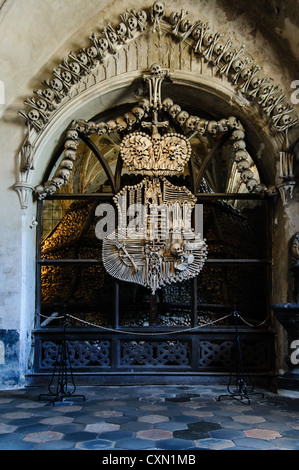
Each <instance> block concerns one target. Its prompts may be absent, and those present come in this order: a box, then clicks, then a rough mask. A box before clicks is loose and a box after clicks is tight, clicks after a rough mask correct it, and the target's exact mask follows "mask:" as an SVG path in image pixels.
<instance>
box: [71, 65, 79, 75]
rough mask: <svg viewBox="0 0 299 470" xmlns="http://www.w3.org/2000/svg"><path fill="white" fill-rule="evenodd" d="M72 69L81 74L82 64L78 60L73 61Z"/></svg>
mask: <svg viewBox="0 0 299 470" xmlns="http://www.w3.org/2000/svg"><path fill="white" fill-rule="evenodd" d="M70 69H71V71H72V72H73V73H75V74H77V75H79V74H80V71H81V68H80V65H79V64H78V62H71V63H70Z"/></svg>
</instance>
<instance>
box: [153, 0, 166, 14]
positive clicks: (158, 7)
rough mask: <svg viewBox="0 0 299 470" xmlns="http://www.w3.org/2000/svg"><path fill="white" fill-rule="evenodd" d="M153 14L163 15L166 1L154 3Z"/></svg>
mask: <svg viewBox="0 0 299 470" xmlns="http://www.w3.org/2000/svg"><path fill="white" fill-rule="evenodd" d="M153 14H154V16H158V17H162V16H163V15H164V3H162V2H155V3H154V4H153Z"/></svg>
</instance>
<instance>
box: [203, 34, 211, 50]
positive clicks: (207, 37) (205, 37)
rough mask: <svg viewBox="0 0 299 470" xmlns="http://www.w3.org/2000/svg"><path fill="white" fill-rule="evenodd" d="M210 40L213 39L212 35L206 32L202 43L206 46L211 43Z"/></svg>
mask: <svg viewBox="0 0 299 470" xmlns="http://www.w3.org/2000/svg"><path fill="white" fill-rule="evenodd" d="M212 41H213V35H212V34H206V35H205V36H204V38H203V44H204V46H206V47H209V46H210V44H211V43H212Z"/></svg>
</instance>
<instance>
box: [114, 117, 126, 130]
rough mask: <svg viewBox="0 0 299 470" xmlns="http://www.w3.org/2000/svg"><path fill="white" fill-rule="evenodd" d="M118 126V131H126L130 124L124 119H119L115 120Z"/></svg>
mask: <svg viewBox="0 0 299 470" xmlns="http://www.w3.org/2000/svg"><path fill="white" fill-rule="evenodd" d="M115 122H116V125H117V130H119V131H124V130H126V128H127V127H128V124H127V123H126V121H125V120H124V119H123V118H122V117H117V118H116V119H115Z"/></svg>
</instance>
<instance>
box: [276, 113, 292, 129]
mask: <svg viewBox="0 0 299 470" xmlns="http://www.w3.org/2000/svg"><path fill="white" fill-rule="evenodd" d="M290 122H292V116H291V115H290V114H285V115H284V116H282V117H281V118H280V120H279V125H280V126H286V125H288V124H289V123H290Z"/></svg>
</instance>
